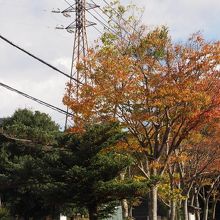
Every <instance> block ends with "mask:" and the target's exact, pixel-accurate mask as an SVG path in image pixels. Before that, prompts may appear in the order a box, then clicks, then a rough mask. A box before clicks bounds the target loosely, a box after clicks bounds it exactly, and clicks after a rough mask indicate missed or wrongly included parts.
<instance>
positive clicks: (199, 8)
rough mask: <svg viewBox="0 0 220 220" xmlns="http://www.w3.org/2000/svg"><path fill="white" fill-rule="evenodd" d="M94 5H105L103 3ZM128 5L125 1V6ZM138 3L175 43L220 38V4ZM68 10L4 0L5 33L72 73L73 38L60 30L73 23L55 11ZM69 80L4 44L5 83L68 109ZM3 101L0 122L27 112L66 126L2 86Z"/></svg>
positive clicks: (0, 15) (1, 68) (31, 0)
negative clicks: (199, 34)
mask: <svg viewBox="0 0 220 220" xmlns="http://www.w3.org/2000/svg"><path fill="white" fill-rule="evenodd" d="M94 1H95V0H94ZM107 1H108V0H107ZM69 2H70V3H74V0H69ZM88 2H89V1H88ZM95 2H96V3H97V4H100V5H104V3H103V1H102V0H97V1H95ZM129 2H130V1H128V0H122V3H123V4H128V3H129ZM133 3H135V4H136V5H137V6H140V7H144V8H145V12H144V16H143V23H145V24H147V25H149V26H155V25H166V26H168V27H169V30H170V33H171V36H172V38H173V39H174V40H176V41H180V40H181V41H184V40H185V39H187V38H188V37H189V35H190V34H191V33H193V32H197V31H201V32H202V33H203V34H204V36H205V37H206V38H207V39H208V40H219V39H220V28H219V26H220V1H219V0H134V1H133ZM67 7H68V5H67V3H66V2H65V1H64V0H0V27H1V28H0V34H1V35H3V36H5V37H6V38H8V39H10V40H11V41H13V42H15V43H16V44H18V45H20V46H21V47H23V48H25V49H27V50H29V51H31V52H32V53H34V54H35V55H37V56H39V57H41V58H43V59H44V60H46V61H48V62H49V63H51V64H53V65H55V66H56V67H58V68H60V69H61V70H63V71H65V72H67V73H69V72H70V63H71V53H72V43H73V35H71V34H69V33H67V32H65V31H61V30H56V29H55V27H56V26H57V25H64V26H67V25H68V24H69V23H71V21H72V20H71V19H73V18H65V17H64V16H62V15H59V14H53V13H51V11H52V10H53V9H54V8H60V9H65V8H67ZM90 20H93V21H95V20H94V19H92V18H90ZM99 28H101V27H100V26H99ZM88 35H89V39H90V43H91V44H92V42H93V41H94V39H95V38H97V36H98V32H96V30H95V29H93V28H89V29H88ZM67 80H68V79H67V78H66V77H64V76H62V75H59V74H58V73H56V72H54V71H53V70H51V69H50V68H48V67H47V66H44V65H43V64H41V63H39V62H37V61H35V60H33V59H32V58H30V57H28V56H27V55H25V54H23V53H22V52H20V51H18V50H16V49H14V48H13V47H11V46H10V45H8V44H6V43H5V42H3V41H2V40H0V82H2V83H5V84H8V85H10V86H12V87H15V88H16V89H18V90H21V91H23V92H25V93H28V94H29V95H31V96H34V97H36V98H39V99H41V100H43V101H45V102H48V103H50V104H52V105H55V106H57V107H60V108H62V109H65V107H64V106H63V104H62V97H63V94H64V90H65V83H66V82H67ZM0 100H1V105H0V118H1V117H6V116H10V115H11V114H13V112H14V111H15V110H16V109H18V108H25V107H26V108H30V109H32V110H40V111H43V112H46V113H48V114H50V115H51V116H52V118H53V119H54V120H55V121H56V122H57V123H59V124H60V125H61V126H62V125H63V123H64V118H65V116H64V115H62V114H60V113H57V112H55V111H53V110H51V109H48V108H46V107H44V106H41V105H39V104H37V103H34V102H33V101H30V100H28V99H26V98H24V97H22V96H19V95H17V94H15V93H13V92H10V91H7V90H6V89H4V88H2V87H0Z"/></svg>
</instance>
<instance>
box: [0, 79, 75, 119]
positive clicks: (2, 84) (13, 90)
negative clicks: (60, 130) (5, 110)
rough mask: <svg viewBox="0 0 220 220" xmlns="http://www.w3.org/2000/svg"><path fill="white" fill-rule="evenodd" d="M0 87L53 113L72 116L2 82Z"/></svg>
mask: <svg viewBox="0 0 220 220" xmlns="http://www.w3.org/2000/svg"><path fill="white" fill-rule="evenodd" d="M0 86H1V87H4V88H5V89H7V90H10V91H12V92H15V93H17V94H19V95H22V96H24V97H26V98H28V99H30V100H32V101H35V102H37V103H39V104H41V105H44V106H46V107H48V108H50V109H53V110H54V111H57V112H59V113H61V114H65V115H66V114H68V115H70V116H73V114H71V113H69V112H66V111H65V110H63V109H61V108H58V107H56V106H54V105H51V104H49V103H47V102H44V101H42V100H40V99H37V98H35V97H33V96H30V95H28V94H26V93H24V92H21V91H19V90H17V89H15V88H13V87H11V86H8V85H6V84H4V83H2V82H0Z"/></svg>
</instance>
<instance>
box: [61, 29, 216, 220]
mask: <svg viewBox="0 0 220 220" xmlns="http://www.w3.org/2000/svg"><path fill="white" fill-rule="evenodd" d="M132 36H133V35H132ZM133 39H135V43H133V44H132V43H131V45H130V47H127V43H125V44H126V47H123V45H118V44H111V45H110V46H106V45H104V46H103V45H98V46H97V47H96V48H95V49H91V51H90V54H89V55H88V57H87V59H86V63H87V65H86V66H85V67H83V65H81V66H79V71H86V72H87V83H86V84H84V85H83V86H81V87H80V91H79V97H77V98H76V97H75V96H74V94H75V88H74V87H73V86H71V85H69V87H68V92H67V95H66V96H65V97H64V103H65V104H66V105H67V106H68V107H69V108H70V109H71V110H72V111H73V113H74V114H75V117H74V122H75V126H74V127H73V128H72V131H76V130H78V131H80V130H83V128H84V126H85V125H86V124H87V123H88V122H90V123H92V122H93V123H94V122H103V121H119V122H120V123H121V125H122V126H123V127H124V128H125V129H128V131H129V132H130V134H132V136H133V139H135V140H136V141H135V145H136V146H135V147H136V148H138V149H139V154H138V157H137V159H138V161H137V162H138V164H139V168H140V170H141V171H142V173H143V175H144V176H145V177H146V178H149V179H150V178H151V177H152V176H158V175H159V176H161V175H163V173H164V171H165V169H166V166H167V164H168V162H169V157H170V156H171V155H172V153H173V152H174V151H175V150H176V149H178V148H179V147H180V144H181V143H182V141H183V140H185V139H186V138H187V136H188V135H189V134H190V132H191V131H192V130H194V129H196V128H198V127H199V126H202V125H203V124H204V123H205V122H207V121H208V120H210V119H211V118H213V117H215V116H216V115H218V114H219V101H220V99H219V97H220V96H219V95H220V94H219V93H220V82H219V68H218V65H219V54H220V49H219V48H220V47H219V42H213V43H209V42H206V41H205V40H204V39H203V38H202V37H201V35H199V34H194V35H193V36H192V37H191V38H190V39H189V40H188V41H187V43H186V44H185V45H183V44H174V43H172V42H171V39H170V37H169V36H168V31H167V29H166V28H165V27H162V28H156V29H155V30H153V31H150V32H148V33H145V34H144V35H143V36H142V37H141V38H140V39H139V40H138V41H136V39H137V37H136V38H135V37H133ZM120 48H126V53H121V51H120ZM68 94H71V95H70V96H69V95H68ZM133 144H134V141H131V143H128V147H134V146H132V145H133ZM140 158H141V160H140ZM150 201H151V203H150V204H151V208H150V210H151V212H150V213H151V214H150V219H151V220H155V219H156V218H157V186H156V185H155V186H153V187H152V189H151V193H150Z"/></svg>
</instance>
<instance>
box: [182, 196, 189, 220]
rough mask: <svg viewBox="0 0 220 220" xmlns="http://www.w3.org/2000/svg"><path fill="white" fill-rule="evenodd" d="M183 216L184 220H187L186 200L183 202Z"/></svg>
mask: <svg viewBox="0 0 220 220" xmlns="http://www.w3.org/2000/svg"><path fill="white" fill-rule="evenodd" d="M183 216H184V220H189V212H188V199H186V200H184V201H183Z"/></svg>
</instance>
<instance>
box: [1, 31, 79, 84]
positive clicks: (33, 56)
mask: <svg viewBox="0 0 220 220" xmlns="http://www.w3.org/2000/svg"><path fill="white" fill-rule="evenodd" d="M0 39H2V40H3V41H5V42H6V43H8V44H10V45H11V46H13V47H15V48H17V49H18V50H20V51H22V52H24V53H25V54H27V55H28V56H30V57H32V58H34V59H35V60H37V61H39V62H41V63H43V64H45V65H46V66H48V67H50V68H52V69H53V70H55V71H57V72H59V73H61V74H62V75H64V76H66V77H68V78H70V79H71V80H74V81H75V82H77V83H80V84H82V83H81V82H80V81H79V80H77V79H75V78H73V77H71V76H69V75H68V74H67V73H64V72H63V71H62V70H59V69H58V68H57V67H55V66H53V65H51V64H49V63H47V62H46V61H44V60H42V59H41V58H39V57H37V56H35V55H33V54H32V53H30V52H28V51H27V50H25V49H23V48H21V47H19V46H18V45H16V44H15V43H13V42H11V41H10V40H8V39H7V38H5V37H3V36H2V35H0Z"/></svg>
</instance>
